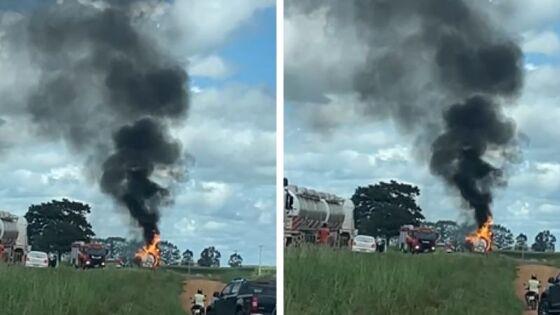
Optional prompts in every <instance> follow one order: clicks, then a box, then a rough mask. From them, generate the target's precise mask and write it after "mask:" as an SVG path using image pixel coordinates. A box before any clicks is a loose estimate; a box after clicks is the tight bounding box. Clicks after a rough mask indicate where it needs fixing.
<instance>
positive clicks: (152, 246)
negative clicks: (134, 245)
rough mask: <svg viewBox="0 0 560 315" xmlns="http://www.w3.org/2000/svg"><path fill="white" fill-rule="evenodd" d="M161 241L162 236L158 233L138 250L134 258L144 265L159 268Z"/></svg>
mask: <svg viewBox="0 0 560 315" xmlns="http://www.w3.org/2000/svg"><path fill="white" fill-rule="evenodd" d="M159 242H160V237H159V234H157V233H156V234H154V238H153V239H152V240H151V241H150V243H149V244H148V245H144V246H142V248H140V249H139V250H138V251H137V252H136V254H135V255H134V259H135V260H136V261H137V262H138V263H139V264H140V265H141V266H143V267H151V268H153V269H155V268H157V267H158V266H159V263H160V252H159Z"/></svg>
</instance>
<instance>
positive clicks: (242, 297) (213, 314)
mask: <svg viewBox="0 0 560 315" xmlns="http://www.w3.org/2000/svg"><path fill="white" fill-rule="evenodd" d="M215 295H216V299H215V300H214V303H213V304H212V307H211V308H210V309H209V310H208V315H250V314H255V315H257V314H261V315H272V314H273V312H274V310H275V309H276V281H274V280H270V281H249V280H246V279H234V280H233V281H231V282H230V283H229V284H228V285H226V286H225V288H224V289H223V290H222V292H218V293H217V294H215Z"/></svg>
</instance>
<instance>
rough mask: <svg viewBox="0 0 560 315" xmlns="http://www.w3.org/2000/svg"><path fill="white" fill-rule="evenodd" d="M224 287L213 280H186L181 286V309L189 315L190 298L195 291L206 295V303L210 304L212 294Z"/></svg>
mask: <svg viewBox="0 0 560 315" xmlns="http://www.w3.org/2000/svg"><path fill="white" fill-rule="evenodd" d="M224 287H225V284H224V283H221V282H219V281H213V280H206V279H187V280H185V283H184V285H183V293H182V294H181V304H182V305H183V309H185V311H187V314H190V310H191V306H192V297H193V296H194V294H195V293H196V290H198V289H201V290H202V293H203V294H204V295H206V303H208V302H210V300H211V298H212V294H213V293H214V292H215V291H222V289H223V288H224ZM206 305H208V304H206Z"/></svg>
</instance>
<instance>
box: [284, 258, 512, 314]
mask: <svg viewBox="0 0 560 315" xmlns="http://www.w3.org/2000/svg"><path fill="white" fill-rule="evenodd" d="M515 275H516V274H515V262H514V261H513V260H512V259H509V258H507V257H500V256H498V255H490V256H488V257H485V256H479V255H466V254H444V253H436V254H423V255H414V256H412V255H404V254H401V253H394V252H390V253H386V254H354V253H351V252H349V251H340V250H339V251H333V250H331V249H328V248H327V249H321V248H303V249H289V250H288V251H287V252H286V255H285V263H284V282H285V284H284V298H285V306H286V314H309V315H313V314H325V315H326V314H341V315H345V314H354V315H361V314H363V315H370V314H383V315H392V314H399V315H403V314H414V315H438V314H440V315H448V314H453V315H470V314H473V315H474V314H476V315H479V314H493V315H502V314H503V315H515V314H521V312H522V308H523V306H522V303H521V302H520V301H519V300H518V299H517V298H516V296H515V290H514V285H513V282H514V280H515Z"/></svg>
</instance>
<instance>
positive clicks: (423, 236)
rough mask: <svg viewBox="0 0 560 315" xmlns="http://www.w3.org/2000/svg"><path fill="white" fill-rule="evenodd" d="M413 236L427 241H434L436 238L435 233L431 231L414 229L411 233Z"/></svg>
mask: <svg viewBox="0 0 560 315" xmlns="http://www.w3.org/2000/svg"><path fill="white" fill-rule="evenodd" d="M413 235H414V237H416V238H418V239H421V240H427V241H435V240H436V239H437V234H436V233H433V232H419V231H415V232H414V233H413Z"/></svg>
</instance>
